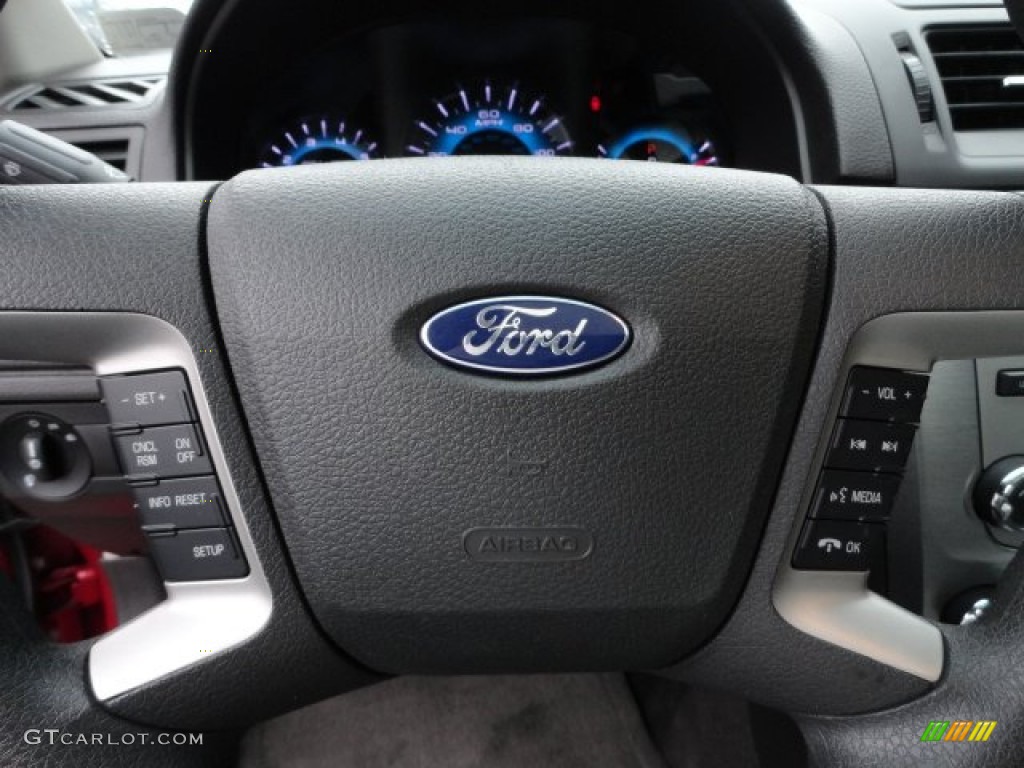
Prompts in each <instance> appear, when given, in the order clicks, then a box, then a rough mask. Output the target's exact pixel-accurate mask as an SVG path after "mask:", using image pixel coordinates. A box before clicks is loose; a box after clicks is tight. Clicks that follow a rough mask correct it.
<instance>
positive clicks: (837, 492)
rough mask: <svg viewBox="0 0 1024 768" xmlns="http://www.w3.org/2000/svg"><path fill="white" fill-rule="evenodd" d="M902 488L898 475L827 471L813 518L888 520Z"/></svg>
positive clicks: (823, 475) (823, 474) (815, 503)
mask: <svg viewBox="0 0 1024 768" xmlns="http://www.w3.org/2000/svg"><path fill="white" fill-rule="evenodd" d="M899 487H900V478H899V476H898V475H876V474H872V473H870V472H842V471H839V470H835V469H826V470H825V471H823V472H822V473H821V479H820V480H819V481H818V490H817V492H816V493H815V497H814V503H813V505H812V506H811V517H817V518H824V519H827V520H865V521H874V520H885V519H887V518H888V517H889V513H890V512H891V511H892V505H893V502H894V501H895V500H896V492H897V491H898V490H899Z"/></svg>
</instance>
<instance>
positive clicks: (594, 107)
mask: <svg viewBox="0 0 1024 768" xmlns="http://www.w3.org/2000/svg"><path fill="white" fill-rule="evenodd" d="M590 111H591V112H600V111H601V97H600V96H598V95H597V94H594V95H593V96H591V97H590Z"/></svg>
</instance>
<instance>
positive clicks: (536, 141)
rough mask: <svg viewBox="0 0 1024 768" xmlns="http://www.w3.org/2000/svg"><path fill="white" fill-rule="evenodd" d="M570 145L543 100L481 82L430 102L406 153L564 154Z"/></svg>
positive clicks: (433, 154)
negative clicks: (431, 104)
mask: <svg viewBox="0 0 1024 768" xmlns="http://www.w3.org/2000/svg"><path fill="white" fill-rule="evenodd" d="M572 148H573V142H572V139H571V138H569V132H568V130H567V129H566V127H565V125H564V124H563V122H562V119H561V117H559V116H558V115H556V114H552V113H551V111H550V110H549V109H548V108H547V106H546V105H545V102H544V98H543V97H539V96H528V95H527V94H525V93H522V92H521V91H520V90H519V89H518V88H517V87H516V86H514V85H510V86H506V87H499V86H497V85H493V84H491V83H485V84H484V85H483V86H481V87H479V88H476V89H468V88H459V89H458V90H457V91H455V92H454V93H453V94H451V95H450V96H448V97H446V98H444V99H438V100H436V101H435V102H434V103H433V112H432V113H431V114H430V115H428V116H426V117H424V118H423V119H418V120H416V121H415V122H414V125H413V136H412V140H411V141H410V143H409V144H408V145H407V146H406V153H407V154H409V155H416V156H428V155H429V156H433V157H447V156H449V155H548V156H550V155H567V154H571V153H572Z"/></svg>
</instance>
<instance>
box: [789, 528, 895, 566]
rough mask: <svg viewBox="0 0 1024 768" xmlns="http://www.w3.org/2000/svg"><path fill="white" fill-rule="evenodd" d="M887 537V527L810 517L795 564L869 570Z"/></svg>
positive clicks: (794, 559) (795, 557)
mask: <svg viewBox="0 0 1024 768" xmlns="http://www.w3.org/2000/svg"><path fill="white" fill-rule="evenodd" d="M884 536H885V529H884V526H882V525H879V524H877V523H876V524H872V523H857V522H850V521H845V520H808V521H807V523H806V525H804V529H803V532H802V533H801V534H800V544H799V545H798V546H797V549H796V552H795V553H794V555H793V567H794V568H801V569H805V570H817V571H867V570H869V569H870V567H871V560H872V554H873V552H874V550H875V549H877V548H878V547H880V546H881V545H882V542H883V537H884Z"/></svg>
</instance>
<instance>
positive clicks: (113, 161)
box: [72, 138, 131, 172]
mask: <svg viewBox="0 0 1024 768" xmlns="http://www.w3.org/2000/svg"><path fill="white" fill-rule="evenodd" d="M72 143H73V144H74V145H75V146H76V147H78V148H79V149H82V150H85V151H86V152H91V153H92V154H94V155H96V157H98V158H99V159H100V160H102V161H103V162H105V163H109V164H110V165H112V166H114V167H115V168H117V169H118V170H120V171H125V172H127V170H128V151H129V147H130V144H131V143H130V142H129V140H128V139H127V138H124V139H108V140H103V141H93V140H90V139H86V140H79V141H75V142H72Z"/></svg>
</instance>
